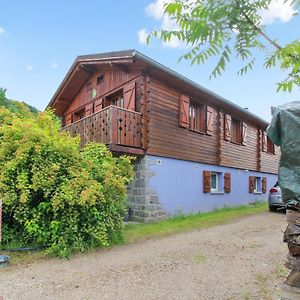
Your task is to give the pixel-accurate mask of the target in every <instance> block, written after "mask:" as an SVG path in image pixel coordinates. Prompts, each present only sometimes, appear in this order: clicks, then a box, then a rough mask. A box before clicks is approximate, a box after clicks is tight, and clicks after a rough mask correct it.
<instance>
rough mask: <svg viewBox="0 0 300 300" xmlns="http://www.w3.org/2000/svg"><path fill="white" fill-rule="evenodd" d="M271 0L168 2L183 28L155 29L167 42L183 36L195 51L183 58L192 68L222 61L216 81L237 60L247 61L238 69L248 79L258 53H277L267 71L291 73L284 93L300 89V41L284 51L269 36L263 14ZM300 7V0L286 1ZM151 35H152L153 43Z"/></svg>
mask: <svg viewBox="0 0 300 300" xmlns="http://www.w3.org/2000/svg"><path fill="white" fill-rule="evenodd" d="M270 2H271V0H255V1H248V0H232V1H224V0H196V1H185V0H173V1H171V2H170V3H167V4H165V10H164V14H165V15H166V16H168V17H170V18H171V19H172V20H173V21H175V23H176V24H177V26H178V28H176V29H174V30H164V29H162V30H155V31H153V32H152V34H151V35H153V36H154V37H159V38H160V39H162V40H163V41H164V42H169V41H170V40H171V38H177V39H178V40H179V41H182V42H184V43H185V44H186V45H187V47H188V48H189V51H188V52H187V53H186V54H184V55H183V56H182V57H181V58H180V59H182V58H184V59H187V60H190V61H191V63H192V64H195V63H196V64H201V63H202V64H203V63H205V62H206V61H208V60H209V59H211V58H214V57H217V59H218V60H217V64H216V66H215V68H214V69H213V71H212V73H211V77H216V76H218V75H221V74H222V72H223V71H224V70H225V68H226V66H227V64H228V63H230V62H231V61H232V60H233V59H234V60H235V59H240V60H241V61H243V63H244V65H243V67H242V68H241V69H240V70H239V71H238V74H239V75H243V74H245V73H247V72H248V71H249V70H251V69H252V68H253V66H254V64H255V53H254V50H259V51H264V52H266V53H271V55H270V56H269V57H268V58H267V59H266V61H265V67H266V68H269V67H273V66H275V65H279V66H280V68H281V69H282V70H284V71H288V73H289V74H288V77H287V78H286V79H285V80H283V81H282V82H280V83H278V90H280V89H283V90H284V91H286V90H288V91H291V90H292V88H293V86H299V85H300V79H299V78H300V77H299V75H300V74H299V65H300V51H299V43H300V42H299V40H297V41H295V42H293V43H290V44H288V45H286V46H285V47H281V46H280V45H279V44H278V43H277V42H276V41H275V40H272V39H271V38H269V37H268V36H267V35H266V33H265V27H264V26H263V25H262V24H261V17H260V14H259V12H260V11H261V10H263V9H268V6H269V5H270ZM289 4H291V5H299V4H300V1H299V0H298V1H293V2H286V5H289ZM151 35H150V36H149V37H148V42H149V40H150V37H151Z"/></svg>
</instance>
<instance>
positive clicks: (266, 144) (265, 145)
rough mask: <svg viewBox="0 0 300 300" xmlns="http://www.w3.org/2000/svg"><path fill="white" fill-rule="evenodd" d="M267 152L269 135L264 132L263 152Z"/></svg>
mask: <svg viewBox="0 0 300 300" xmlns="http://www.w3.org/2000/svg"><path fill="white" fill-rule="evenodd" d="M267 150H268V140H267V134H266V132H265V131H262V151H263V152H267Z"/></svg>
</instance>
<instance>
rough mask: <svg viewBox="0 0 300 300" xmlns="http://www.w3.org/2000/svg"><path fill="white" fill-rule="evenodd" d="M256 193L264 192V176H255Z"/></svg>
mask: <svg viewBox="0 0 300 300" xmlns="http://www.w3.org/2000/svg"><path fill="white" fill-rule="evenodd" d="M254 178H255V179H254V191H253V192H254V193H262V178H261V177H258V176H255V177H254Z"/></svg>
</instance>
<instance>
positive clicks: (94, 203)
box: [0, 109, 133, 256]
mask: <svg viewBox="0 0 300 300" xmlns="http://www.w3.org/2000/svg"><path fill="white" fill-rule="evenodd" d="M0 120H1V123H2V126H1V127H0V167H1V171H2V172H1V174H0V197H1V199H2V200H3V212H4V216H3V223H4V230H3V234H4V235H3V241H4V243H11V242H12V240H13V239H15V240H18V241H22V242H23V243H24V244H45V245H47V246H48V252H50V253H54V254H56V255H60V256H68V255H69V254H70V253H71V252H73V251H83V250H84V249H87V248H91V247H103V246H109V245H111V244H112V243H115V242H118V241H119V240H120V239H121V238H122V218H123V216H124V214H125V202H124V200H125V198H126V188H125V185H126V184H127V183H128V181H129V180H131V178H132V177H133V169H132V166H131V161H130V159H129V158H128V157H125V156H124V157H119V158H115V157H113V156H112V155H111V153H110V152H109V151H108V150H107V149H106V147H105V145H100V144H94V143H92V144H89V145H87V146H86V147H85V148H84V149H82V150H80V147H79V138H73V137H71V136H70V135H69V134H67V133H65V132H62V131H60V130H59V129H60V122H59V120H58V119H57V118H56V117H55V116H54V114H53V113H52V112H51V111H46V112H44V113H38V114H37V115H36V116H30V117H22V118H21V117H19V116H16V115H15V114H13V113H11V112H9V111H8V110H5V109H2V110H0Z"/></svg>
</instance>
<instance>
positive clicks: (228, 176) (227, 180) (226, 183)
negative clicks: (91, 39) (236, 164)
mask: <svg viewBox="0 0 300 300" xmlns="http://www.w3.org/2000/svg"><path fill="white" fill-rule="evenodd" d="M230 190H231V174H230V173H225V174H224V192H225V193H230Z"/></svg>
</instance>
